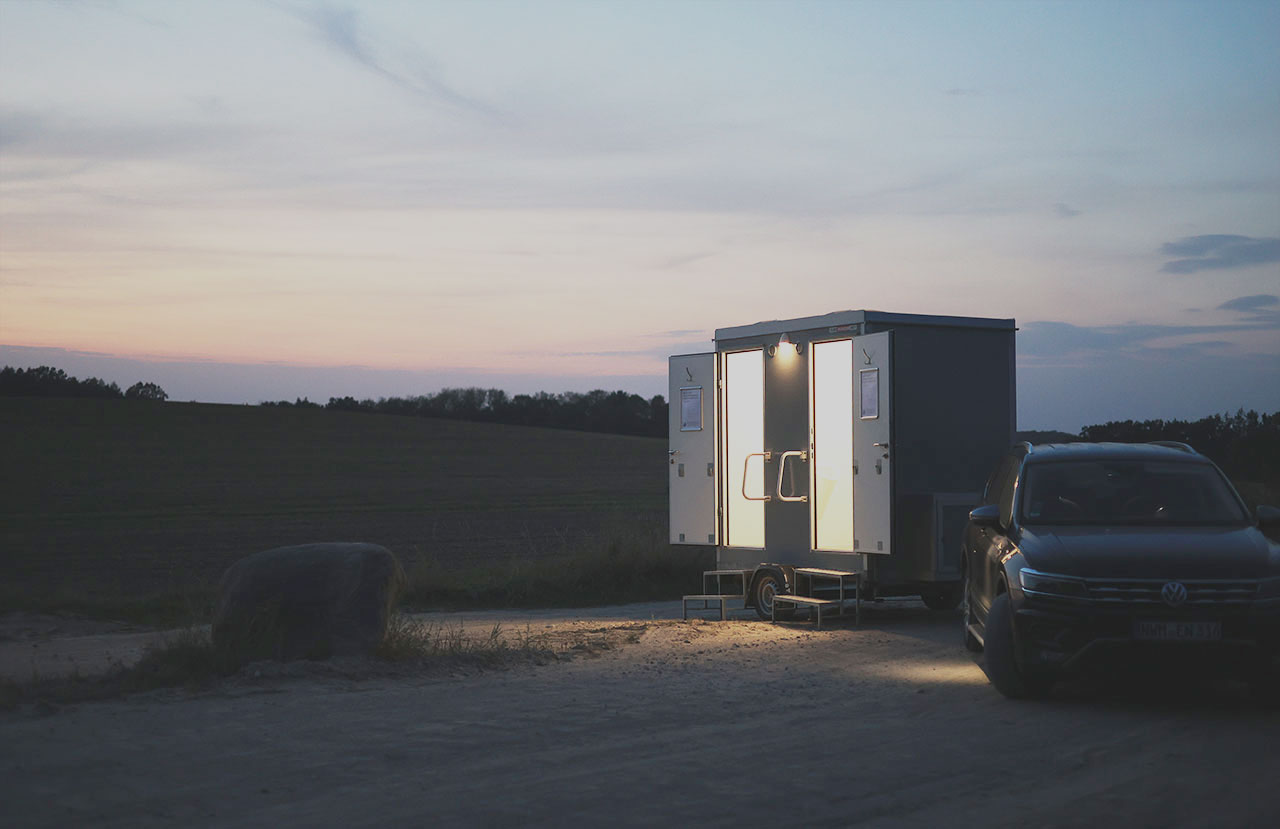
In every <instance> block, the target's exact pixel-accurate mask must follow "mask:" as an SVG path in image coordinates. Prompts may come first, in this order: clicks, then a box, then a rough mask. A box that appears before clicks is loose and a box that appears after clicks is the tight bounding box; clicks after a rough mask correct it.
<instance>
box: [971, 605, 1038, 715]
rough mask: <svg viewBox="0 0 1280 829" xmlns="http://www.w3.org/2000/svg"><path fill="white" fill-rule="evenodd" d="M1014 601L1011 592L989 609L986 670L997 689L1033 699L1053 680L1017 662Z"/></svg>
mask: <svg viewBox="0 0 1280 829" xmlns="http://www.w3.org/2000/svg"><path fill="white" fill-rule="evenodd" d="M1014 634H1015V632H1014V627H1013V605H1012V603H1011V602H1010V601H1009V594H1008V593H1001V594H1000V595H999V596H996V598H995V600H994V601H993V602H991V610H990V611H988V612H987V627H986V636H985V639H986V648H985V653H986V659H985V662H986V666H985V667H986V671H987V678H988V679H990V680H991V684H992V685H994V686H996V690H997V691H999V692H1000V693H1001V694H1004V695H1005V696H1006V697H1008V698H1009V699H1032V698H1035V697H1042V696H1044V695H1045V694H1046V693H1048V692H1049V687H1050V686H1051V685H1052V684H1053V683H1052V680H1051V679H1049V678H1048V677H1047V676H1045V675H1043V674H1035V673H1031V672H1029V671H1027V670H1026V669H1025V668H1023V666H1021V665H1019V664H1018V650H1017V647H1016V646H1015V644H1014Z"/></svg>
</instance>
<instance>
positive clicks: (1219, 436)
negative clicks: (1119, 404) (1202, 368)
mask: <svg viewBox="0 0 1280 829" xmlns="http://www.w3.org/2000/svg"><path fill="white" fill-rule="evenodd" d="M1080 438H1081V439H1082V440H1087V441H1117V442H1120V443H1142V442H1147V441H1153V440H1176V441H1180V442H1182V443H1187V444H1190V445H1191V446H1192V447H1194V448H1195V450H1196V451H1197V452H1199V453H1200V454H1202V455H1205V456H1207V457H1209V458H1211V459H1212V460H1213V461H1214V462H1215V463H1216V464H1218V466H1220V467H1222V471H1223V472H1225V473H1227V476H1228V477H1230V478H1233V479H1238V480H1242V481H1276V480H1278V479H1280V412H1272V413H1271V414H1266V413H1265V412H1264V413H1263V414H1258V413H1257V412H1255V411H1252V410H1250V411H1248V412H1246V411H1245V410H1244V409H1239V410H1237V411H1236V413H1235V414H1234V415H1231V414H1222V415H1216V414H1215V415H1209V416H1208V417H1204V418H1201V419H1200V420H1193V421H1187V420H1142V421H1136V420H1113V421H1111V422H1109V423H1103V424H1100V425H1097V426H1086V427H1084V428H1083V429H1081V430H1080Z"/></svg>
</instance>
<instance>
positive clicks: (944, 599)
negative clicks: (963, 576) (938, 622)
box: [920, 585, 963, 611]
mask: <svg viewBox="0 0 1280 829" xmlns="http://www.w3.org/2000/svg"><path fill="white" fill-rule="evenodd" d="M962 595H963V594H962V591H961V588H960V586H959V585H950V586H947V587H943V588H940V589H935V590H927V591H925V592H924V593H921V594H920V601H922V602H924V606H925V607H927V608H929V609H930V610H942V611H946V610H955V609H956V608H957V607H959V606H960V599H961V597H962Z"/></svg>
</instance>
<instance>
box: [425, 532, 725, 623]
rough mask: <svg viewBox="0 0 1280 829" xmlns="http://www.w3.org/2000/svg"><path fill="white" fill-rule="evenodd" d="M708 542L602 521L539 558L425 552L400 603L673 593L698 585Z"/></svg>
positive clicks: (543, 601) (489, 603) (579, 603)
mask: <svg viewBox="0 0 1280 829" xmlns="http://www.w3.org/2000/svg"><path fill="white" fill-rule="evenodd" d="M714 563H715V561H714V555H713V552H712V550H711V548H697V547H675V546H672V545H671V544H670V543H668V540H667V527H666V524H665V523H661V522H651V523H645V524H636V523H631V524H624V525H617V526H611V527H607V528H606V529H605V530H604V531H603V532H601V533H600V534H599V535H591V536H582V537H580V538H565V539H563V540H562V541H561V544H560V549H559V550H558V551H556V552H555V553H554V554H548V555H545V556H543V557H537V558H535V557H529V558H513V559H511V560H510V561H508V562H506V563H505V564H501V565H492V566H484V567H476V568H471V569H458V568H454V567H448V566H445V565H442V564H441V563H439V562H437V561H435V560H434V559H430V558H424V559H420V560H418V561H417V562H415V563H414V564H413V565H412V566H411V567H410V568H409V573H408V585H407V587H406V588H405V590H404V593H403V594H402V597H401V602H402V604H403V605H404V606H405V607H408V608H415V609H443V610H459V609H472V608H532V607H590V606H599V605H608V604H624V603H627V602H643V601H655V600H661V599H672V598H676V597H678V596H681V595H683V594H685V593H688V592H690V591H691V590H693V589H696V588H697V586H698V585H699V584H700V583H701V579H702V571H703V570H708V569H711V567H712V566H713V565H714Z"/></svg>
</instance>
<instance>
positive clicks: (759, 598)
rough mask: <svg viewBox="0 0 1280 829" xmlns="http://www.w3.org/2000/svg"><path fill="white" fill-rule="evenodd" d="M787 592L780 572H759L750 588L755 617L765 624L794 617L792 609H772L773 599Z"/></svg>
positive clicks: (794, 612) (771, 570)
mask: <svg viewBox="0 0 1280 829" xmlns="http://www.w3.org/2000/svg"><path fill="white" fill-rule="evenodd" d="M786 592H787V580H786V578H785V577H784V576H783V575H782V571H781V570H774V569H772V568H770V569H768V570H761V571H760V572H759V573H758V574H757V575H756V580H755V582H754V583H753V584H752V586H751V602H752V604H754V605H755V607H756V615H757V616H759V617H760V618H761V619H763V620H764V621H766V622H771V621H774V620H775V619H776V620H777V621H779V622H785V621H788V620H789V619H791V617H793V616H795V615H796V609H795V608H794V607H779V608H777V609H776V610H775V609H774V607H773V597H774V596H776V595H778V594H779V593H786Z"/></svg>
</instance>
